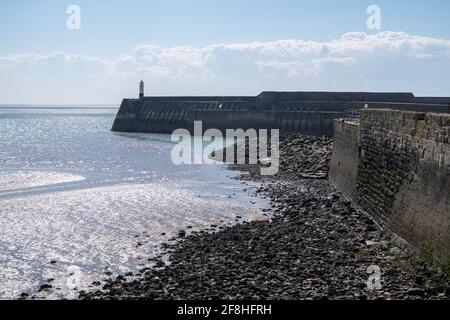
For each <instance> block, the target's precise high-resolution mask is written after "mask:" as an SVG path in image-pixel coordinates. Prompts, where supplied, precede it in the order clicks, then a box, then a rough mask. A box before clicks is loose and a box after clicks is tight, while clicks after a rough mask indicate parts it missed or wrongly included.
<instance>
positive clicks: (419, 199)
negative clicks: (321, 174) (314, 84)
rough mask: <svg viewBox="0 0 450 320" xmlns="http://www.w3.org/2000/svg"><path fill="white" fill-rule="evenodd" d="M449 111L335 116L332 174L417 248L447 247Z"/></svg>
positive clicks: (447, 249)
mask: <svg viewBox="0 0 450 320" xmlns="http://www.w3.org/2000/svg"><path fill="white" fill-rule="evenodd" d="M449 139H450V115H449V114H437V113H420V112H408V111H398V110H381V109H367V110H362V111H361V118H360V122H359V123H358V122H355V121H354V120H335V132H334V149H333V156H332V161H331V168H330V180H331V182H332V183H334V184H335V185H336V186H337V187H338V189H339V190H340V191H342V193H343V194H344V195H346V196H347V197H349V198H350V199H352V200H354V201H355V202H356V203H357V204H358V205H360V206H361V207H362V208H363V209H364V210H366V211H367V212H368V213H369V214H371V215H372V216H373V217H374V218H375V219H376V221H377V222H378V223H379V224H380V225H381V226H382V227H384V228H386V229H387V230H389V231H392V232H393V233H394V234H396V235H398V236H400V237H401V238H403V239H404V240H406V241H407V242H408V243H409V244H410V245H412V246H413V247H414V248H416V249H420V248H422V247H424V246H425V245H431V247H432V248H433V250H434V251H435V252H437V253H438V255H446V256H447V255H448V254H449V253H450V144H449Z"/></svg>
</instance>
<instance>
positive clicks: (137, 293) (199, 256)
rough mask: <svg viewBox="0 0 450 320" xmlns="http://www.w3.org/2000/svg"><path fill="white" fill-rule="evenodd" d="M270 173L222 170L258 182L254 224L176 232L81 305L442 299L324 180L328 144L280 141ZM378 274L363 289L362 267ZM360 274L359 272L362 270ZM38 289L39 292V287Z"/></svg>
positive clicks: (445, 293) (416, 264)
mask: <svg viewBox="0 0 450 320" xmlns="http://www.w3.org/2000/svg"><path fill="white" fill-rule="evenodd" d="M280 143H281V145H280V172H279V173H278V174H277V175H276V176H273V177H261V176H260V175H259V166H258V165H230V168H231V169H233V170H239V171H241V172H242V174H241V175H240V176H239V177H238V179H240V180H242V181H243V182H242V183H243V184H245V183H246V182H245V181H246V180H258V181H262V182H263V184H262V186H261V187H260V188H259V189H258V190H256V195H257V196H258V197H264V198H268V199H270V202H271V209H270V210H267V212H265V213H266V215H267V219H266V220H263V221H244V220H243V219H240V218H239V217H238V218H237V221H236V224H235V225H233V226H229V225H221V224H220V223H219V222H218V223H217V225H212V226H211V228H210V229H208V230H200V231H191V230H190V229H189V228H186V229H184V230H180V231H179V233H178V238H177V239H176V240H174V241H171V242H168V243H166V244H165V245H164V246H163V248H164V254H163V255H161V256H160V257H157V258H156V259H153V261H152V262H153V265H152V267H148V268H144V269H141V270H140V271H139V272H138V273H132V272H129V273H127V274H124V275H119V276H118V277H116V278H115V279H108V280H106V281H96V282H94V283H93V284H92V288H91V290H87V291H81V292H80V293H79V297H80V298H81V299H226V300H230V299H289V300H297V299H338V300H341V299H346V300H347V299H358V300H359V299H364V300H365V299H449V298H450V284H449V278H448V275H447V273H446V272H444V271H442V270H439V269H436V268H433V267H431V266H429V265H427V263H426V261H425V260H424V259H422V258H421V257H419V256H417V255H416V254H415V253H413V252H412V251H410V249H408V247H406V246H403V245H400V244H399V243H398V242H393V241H392V240H391V238H389V237H388V236H387V235H386V234H385V232H384V231H383V230H382V229H381V228H379V226H377V224H376V223H375V222H374V221H373V219H372V218H371V217H370V216H368V215H367V214H365V213H364V212H362V211H361V210H360V209H359V208H357V207H355V206H354V205H353V204H352V203H351V202H349V201H347V200H346V199H345V198H344V197H343V196H342V195H341V194H340V193H339V192H337V191H336V190H335V188H334V187H333V186H332V185H330V183H329V182H328V180H327V179H326V178H327V173H328V166H329V161H330V158H331V151H332V140H331V139H330V138H325V137H310V136H299V135H288V136H285V137H282V138H281V139H280ZM374 266H375V267H376V268H379V270H380V271H381V278H380V280H381V288H375V289H373V288H372V289H373V290H371V289H370V288H369V287H368V285H367V281H368V279H369V277H370V276H371V274H370V270H371V269H370V268H371V267H372V268H373V267H374ZM368 271H369V273H368ZM45 289H46V288H44V290H45Z"/></svg>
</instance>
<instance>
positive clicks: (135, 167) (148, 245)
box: [0, 105, 268, 299]
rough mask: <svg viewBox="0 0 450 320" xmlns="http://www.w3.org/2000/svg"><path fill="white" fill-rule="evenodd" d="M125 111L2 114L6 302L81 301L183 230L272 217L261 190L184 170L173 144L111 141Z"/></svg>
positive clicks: (222, 170) (1, 238) (192, 167)
mask: <svg viewBox="0 0 450 320" xmlns="http://www.w3.org/2000/svg"><path fill="white" fill-rule="evenodd" d="M117 110H118V107H117V106H26V105H21V106H6V105H3V106H0V299H16V298H18V297H19V296H20V295H21V294H22V293H27V294H29V295H30V296H31V295H35V296H36V297H37V298H41V299H61V298H67V299H75V298H77V297H78V292H79V291H80V290H92V289H94V288H96V287H95V286H93V285H92V283H93V282H94V281H105V280H107V279H108V278H114V277H115V276H117V275H118V274H123V273H125V272H130V271H131V272H134V273H135V272H137V271H138V270H139V269H140V268H144V267H147V266H150V265H151V261H149V258H151V257H154V256H157V255H159V254H160V253H161V244H162V243H163V242H167V241H171V239H173V237H174V236H176V235H177V234H178V231H179V230H186V231H188V232H189V231H190V230H200V229H205V228H209V227H210V226H211V224H218V223H220V222H223V224H225V225H226V224H228V225H232V224H233V223H235V221H236V219H243V220H255V219H264V214H263V211H264V210H265V209H266V208H267V206H268V204H267V203H266V202H265V201H264V200H261V199H258V198H255V197H254V196H253V191H254V190H255V188H257V187H258V184H257V183H243V182H241V181H238V180H236V179H233V178H234V177H235V176H236V175H237V174H239V173H237V172H233V171H229V170H228V169H227V168H226V165H224V164H222V163H215V164H182V165H177V164H175V163H174V162H173V161H172V158H171V154H172V150H173V148H174V146H175V145H176V142H172V141H171V136H170V135H163V134H142V133H115V132H111V130H110V129H111V126H112V123H113V121H114V117H115V115H116V113H117ZM225 143H229V142H227V141H225ZM239 217H242V218H239ZM188 227H192V228H189V229H188ZM168 263H169V261H168ZM44 284H50V285H51V288H48V289H45V290H40V288H41V286H42V285H44Z"/></svg>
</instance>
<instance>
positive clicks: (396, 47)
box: [0, 0, 450, 104]
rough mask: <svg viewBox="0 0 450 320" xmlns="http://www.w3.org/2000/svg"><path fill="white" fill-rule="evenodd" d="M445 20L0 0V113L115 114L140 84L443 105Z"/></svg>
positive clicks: (440, 5)
mask: <svg viewBox="0 0 450 320" xmlns="http://www.w3.org/2000/svg"><path fill="white" fill-rule="evenodd" d="M72 4H74V5H78V6H79V8H80V9H81V29H80V30H69V29H67V27H66V20H67V18H68V17H69V15H68V14H67V13H66V9H67V7H68V6H69V5H72ZM372 4H374V5H377V6H378V7H379V8H380V9H381V29H380V30H369V29H368V28H367V26H366V20H367V18H368V17H369V15H368V14H367V13H366V10H367V7H368V6H369V5H372ZM449 21H450V1H447V0H433V1H404V0H396V1H392V0H390V1H380V0H372V1H365V0H346V1H342V0H341V1H338V0H328V1H326V0H316V1H301V0H297V1H295V0H278V1H274V0H272V1H268V0H259V1H257V0H227V1H224V0H222V1H217V0H209V1H206V0H189V1H186V0H184V1H181V0H164V1H151V0H148V1H144V0H128V1H119V0H109V1H107V0H95V1H93V0H73V1H55V0H41V1H31V0H28V1H25V0H14V1H13V0H2V1H1V2H0V86H2V88H4V90H3V91H2V92H0V103H36V104H39V103H43V104H45V103H67V104H70V103H119V102H120V99H121V98H122V97H131V96H135V95H136V92H137V86H138V83H137V82H138V81H139V80H140V79H141V78H142V79H144V80H145V81H146V88H147V90H146V91H147V92H146V93H147V94H154V95H197V94H210V95H217V94H219V95H222V94H225V95H235V94H236V95H237V94H240V95H254V94H258V93H259V92H260V91H262V90H336V91H339V90H354V91H362V90H367V91H413V92H414V93H416V95H447V96H450V81H448V77H449V74H450V72H449V71H450V67H449V65H450V24H449Z"/></svg>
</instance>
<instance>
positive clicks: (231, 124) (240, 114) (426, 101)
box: [112, 81, 450, 136]
mask: <svg viewBox="0 0 450 320" xmlns="http://www.w3.org/2000/svg"><path fill="white" fill-rule="evenodd" d="M449 102H450V98H444V97H415V96H414V95H413V94H412V93H401V92H400V93H395V92H387V93H386V92H385V93H383V92H262V93H261V94H259V95H258V96H256V97H251V96H225V97H212V96H211V97H208V96H203V97H201V96H192V97H146V96H144V82H143V81H141V82H140V85H139V99H124V100H123V101H122V104H121V106H120V109H119V111H118V113H117V116H116V119H115V121H114V124H113V127H112V130H113V131H118V132H144V133H145V132H148V133H169V134H170V133H172V132H173V131H174V130H176V129H179V128H185V129H187V130H190V131H192V130H193V123H194V121H202V122H203V129H204V130H207V129H209V128H217V129H219V130H222V131H224V130H225V129H238V128H241V129H244V130H246V129H249V128H254V129H280V132H281V133H291V132H292V133H302V134H311V135H328V136H332V135H333V129H334V119H337V118H343V117H346V116H348V115H351V116H357V115H358V114H359V110H360V109H363V108H364V107H365V106H366V105H368V106H369V107H370V108H390V109H399V110H409V111H419V112H438V113H447V112H448V111H447V109H448V103H449Z"/></svg>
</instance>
